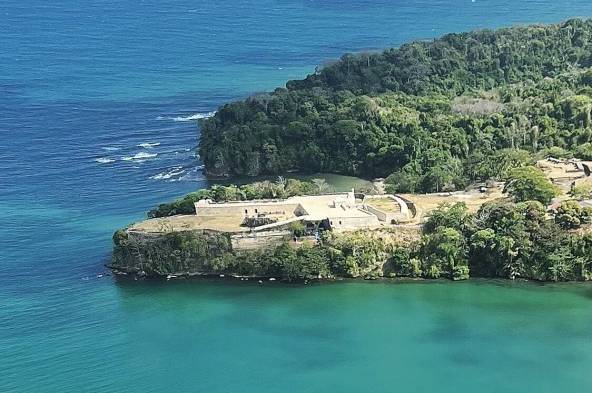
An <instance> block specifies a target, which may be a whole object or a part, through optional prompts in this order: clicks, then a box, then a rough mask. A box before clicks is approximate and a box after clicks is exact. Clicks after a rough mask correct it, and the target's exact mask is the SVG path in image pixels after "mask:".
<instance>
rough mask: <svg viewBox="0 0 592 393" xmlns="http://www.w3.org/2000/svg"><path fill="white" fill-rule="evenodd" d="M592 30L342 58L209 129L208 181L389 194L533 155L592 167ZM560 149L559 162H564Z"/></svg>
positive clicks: (480, 36)
mask: <svg viewBox="0 0 592 393" xmlns="http://www.w3.org/2000/svg"><path fill="white" fill-rule="evenodd" d="M590 66H592V21H590V20H579V19H575V20H570V21H567V22H565V23H562V24H556V25H548V26H543V25H535V26H528V27H515V28H508V29H500V30H497V31H489V30H483V31H475V32H471V33H462V34H449V35H446V36H444V37H442V38H440V39H436V40H433V41H430V42H427V41H422V42H413V43H409V44H406V45H403V46H401V47H400V48H394V49H388V50H386V51H384V52H382V53H373V54H360V55H351V54H348V55H344V56H343V57H342V58H341V60H340V61H338V62H336V63H335V64H332V65H329V66H327V67H325V68H322V69H319V70H318V71H317V72H315V73H314V74H312V75H309V76H308V77H307V78H305V79H304V80H299V81H290V82H288V83H287V85H286V87H285V88H278V89H276V90H275V91H273V92H271V93H266V94H259V95H256V96H253V97H250V98H248V99H246V100H243V101H237V102H233V103H229V104H227V105H224V106H223V107H221V108H220V109H219V110H218V112H217V113H216V115H215V116H213V117H212V118H209V119H206V120H204V121H202V123H201V126H202V127H201V138H200V145H199V154H200V156H201V158H202V159H203V161H204V163H205V166H206V170H207V172H208V173H209V174H211V175H247V176H255V175H261V174H282V173H285V172H286V171H300V172H309V173H312V172H319V171H323V172H333V173H342V174H350V175H359V176H366V177H371V176H381V177H382V176H384V177H386V176H389V175H391V176H389V179H388V184H389V187H390V189H391V190H393V191H422V192H430V191H442V190H451V189H458V188H461V187H464V186H465V185H466V184H467V183H468V182H471V181H474V180H483V179H487V178H503V177H504V176H506V175H507V172H508V171H509V170H510V169H511V168H512V167H513V166H514V165H518V166H521V165H528V164H531V163H532V157H533V155H535V154H548V153H549V152H550V150H549V149H555V150H552V151H551V152H557V151H559V150H560V151H561V152H563V153H564V154H567V155H569V156H572V155H574V156H576V157H581V158H589V157H592V148H591V146H592V124H591V123H592V122H591V112H592V98H591V97H592V82H591V80H592V76H591V75H592V70H591V69H590V68H589V67H590ZM557 149H559V150H557Z"/></svg>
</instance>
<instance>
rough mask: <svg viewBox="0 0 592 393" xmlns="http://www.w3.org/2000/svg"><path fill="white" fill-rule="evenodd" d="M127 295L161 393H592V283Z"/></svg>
mask: <svg viewBox="0 0 592 393" xmlns="http://www.w3.org/2000/svg"><path fill="white" fill-rule="evenodd" d="M147 286H150V287H151V288H150V290H148V291H147V290H146V289H147ZM117 291H118V292H119V293H118V295H119V296H118V297H119V301H120V304H119V310H118V312H120V313H122V314H123V316H125V318H120V320H121V321H122V325H121V326H120V327H119V328H120V329H121V330H122V331H123V332H125V333H126V336H127V339H126V342H127V345H126V346H125V347H124V348H119V349H118V350H119V351H123V352H124V353H125V359H126V361H127V362H128V363H127V364H126V365H125V366H126V367H125V371H124V372H125V373H126V374H129V377H130V378H131V380H133V379H134V378H135V375H134V374H135V373H138V374H141V375H142V376H143V378H144V381H143V383H142V385H143V386H151V387H152V388H153V389H154V390H155V391H159V390H160V391H165V390H168V391H174V390H180V391H192V390H193V391H203V392H238V391H249V392H261V391H269V392H276V391H277V392H280V391H281V392H360V391H371V392H394V391H402V392H458V391H463V392H473V391H479V392H498V393H499V392H527V391H531V392H586V391H592V379H591V377H590V371H591V367H592V286H589V285H579V284H575V285H547V286H538V285H535V284H515V283H508V282H479V281H476V282H470V283H450V282H442V283H396V284H393V283H366V282H349V283H337V284H323V285H314V286H308V287H303V286H287V285H280V284H274V285H270V284H269V283H265V284H264V285H261V286H259V285H256V284H245V285H243V284H239V285H231V284H228V283H206V282H202V283H199V284H198V285H196V283H167V284H157V283H153V284H144V283H143V284H137V285H134V284H130V283H127V284H125V285H119V286H118V287H117ZM136 367H137V368H136ZM163 369H165V370H167V371H168V372H167V373H166V374H164V373H163V372H162V370H163ZM122 371H123V370H122ZM184 376H191V377H190V378H185V377H184Z"/></svg>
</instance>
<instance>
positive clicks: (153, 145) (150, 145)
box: [138, 142, 160, 149]
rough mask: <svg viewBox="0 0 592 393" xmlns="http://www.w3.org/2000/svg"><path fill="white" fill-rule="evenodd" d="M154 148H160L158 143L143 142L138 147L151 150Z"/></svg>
mask: <svg viewBox="0 0 592 393" xmlns="http://www.w3.org/2000/svg"><path fill="white" fill-rule="evenodd" d="M156 146H160V142H144V143H140V144H139V145H138V147H143V148H144V149H152V148H153V147H156Z"/></svg>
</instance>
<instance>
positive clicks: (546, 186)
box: [506, 166, 558, 205]
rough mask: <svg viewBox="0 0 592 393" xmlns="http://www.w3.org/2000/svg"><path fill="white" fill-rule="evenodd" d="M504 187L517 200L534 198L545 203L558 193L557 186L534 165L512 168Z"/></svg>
mask: <svg viewBox="0 0 592 393" xmlns="http://www.w3.org/2000/svg"><path fill="white" fill-rule="evenodd" d="M506 189H507V191H508V193H509V194H510V195H511V196H512V197H514V200H515V201H517V202H522V201H529V200H535V201H539V202H541V203H543V204H545V205H546V204H549V202H551V199H553V198H554V197H555V196H557V194H558V189H557V187H555V186H554V185H553V184H552V183H551V182H550V181H549V179H547V177H546V176H545V174H544V173H543V172H542V171H541V170H540V169H539V168H536V167H534V166H526V167H522V168H515V169H512V170H511V171H510V173H509V176H508V183H507V185H506Z"/></svg>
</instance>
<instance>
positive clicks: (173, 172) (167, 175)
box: [150, 167, 185, 180]
mask: <svg viewBox="0 0 592 393" xmlns="http://www.w3.org/2000/svg"><path fill="white" fill-rule="evenodd" d="M184 173H185V169H183V168H181V167H175V168H172V169H170V170H168V171H164V172H161V173H159V174H157V175H154V176H150V178H151V179H153V180H169V179H171V178H172V177H176V176H180V175H182V174H184Z"/></svg>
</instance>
